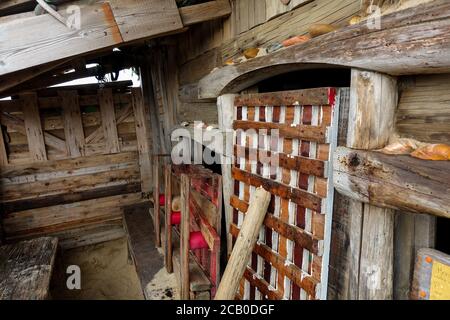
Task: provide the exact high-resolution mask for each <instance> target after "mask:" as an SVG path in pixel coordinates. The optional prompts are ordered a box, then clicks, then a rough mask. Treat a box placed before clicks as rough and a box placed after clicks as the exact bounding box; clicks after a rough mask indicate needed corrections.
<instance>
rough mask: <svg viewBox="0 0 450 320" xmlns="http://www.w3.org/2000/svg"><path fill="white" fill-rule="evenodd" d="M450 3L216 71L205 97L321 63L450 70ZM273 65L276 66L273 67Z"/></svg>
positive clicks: (403, 71)
mask: <svg viewBox="0 0 450 320" xmlns="http://www.w3.org/2000/svg"><path fill="white" fill-rule="evenodd" d="M449 18H450V3H449V2H448V1H445V0H436V1H433V2H430V3H427V4H423V5H420V6H417V7H414V8H410V9H407V10H403V11H399V12H396V13H393V14H389V15H386V16H383V18H382V20H381V28H380V29H375V28H369V27H368V25H367V23H365V22H361V23H360V24H358V25H354V26H349V27H345V28H342V29H340V30H338V31H336V32H333V33H330V34H327V35H323V36H321V37H317V38H314V39H312V40H310V41H308V42H305V43H302V44H298V45H295V46H292V47H288V48H286V49H284V50H280V51H278V52H275V53H273V54H269V55H267V56H263V57H259V58H255V59H252V60H249V61H246V62H244V63H241V64H237V65H233V66H226V67H223V68H220V69H219V70H216V71H214V72H212V73H211V74H209V75H207V76H206V77H204V78H203V79H202V80H201V81H200V82H199V88H198V91H199V98H200V99H208V98H216V97H218V96H219V95H221V94H224V93H234V92H239V91H240V90H242V89H244V88H247V87H249V86H252V85H254V84H255V83H257V82H259V81H261V80H264V79H267V78H269V77H272V76H275V75H278V74H282V73H285V72H290V71H295V70H301V69H305V68H317V67H318V66H320V67H323V66H336V65H340V66H347V67H355V68H362V69H367V70H373V71H378V72H382V73H386V74H390V75H407V74H420V73H445V72H450V54H449V53H450V33H449V32H448V30H449V29H450V19H449ZM269 68H270V69H269Z"/></svg>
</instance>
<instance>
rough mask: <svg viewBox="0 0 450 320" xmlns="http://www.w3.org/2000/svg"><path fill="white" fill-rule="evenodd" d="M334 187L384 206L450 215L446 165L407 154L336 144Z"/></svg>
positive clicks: (449, 193) (448, 179) (358, 198)
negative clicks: (353, 148) (349, 147)
mask: <svg viewBox="0 0 450 320" xmlns="http://www.w3.org/2000/svg"><path fill="white" fill-rule="evenodd" d="M334 168H335V169H334V170H335V172H334V175H335V187H336V189H337V190H338V191H339V192H341V193H343V194H345V195H346V196H349V197H351V198H353V199H355V200H358V201H362V202H365V203H370V204H373V205H376V206H381V207H384V208H393V209H396V210H404V211H409V212H415V213H425V214H432V215H436V216H441V217H447V218H449V217H450V207H449V203H450V202H449V200H450V198H449V195H450V185H449V181H450V176H449V172H450V165H449V163H448V162H445V161H444V162H433V161H425V160H419V159H415V158H412V157H409V156H389V155H384V154H381V153H377V152H365V151H358V150H350V149H346V148H338V150H337V152H336V155H335V159H334Z"/></svg>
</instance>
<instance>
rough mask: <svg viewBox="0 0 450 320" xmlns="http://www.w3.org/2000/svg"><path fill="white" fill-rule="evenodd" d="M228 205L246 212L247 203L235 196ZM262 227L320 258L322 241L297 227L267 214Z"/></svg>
mask: <svg viewBox="0 0 450 320" xmlns="http://www.w3.org/2000/svg"><path fill="white" fill-rule="evenodd" d="M230 205H231V206H232V207H233V208H235V209H237V210H239V211H240V212H242V213H246V212H247V210H248V203H246V202H245V201H243V200H240V199H239V198H238V197H237V196H234V195H233V196H231V200H230ZM264 225H265V226H266V227H267V228H269V229H273V230H274V231H276V232H277V233H278V234H280V235H282V236H283V237H285V238H287V239H289V240H291V241H293V242H294V243H295V244H296V245H298V246H299V247H302V248H305V249H307V250H308V251H310V252H311V253H312V254H315V255H319V256H321V255H322V254H323V240H321V239H318V238H317V237H315V236H314V235H312V234H310V233H308V232H306V231H305V230H303V229H300V228H299V227H296V226H293V225H290V224H288V223H286V222H284V221H282V220H281V219H280V218H278V217H275V216H274V215H273V214H272V213H269V212H268V213H267V215H266V217H265V218H264Z"/></svg>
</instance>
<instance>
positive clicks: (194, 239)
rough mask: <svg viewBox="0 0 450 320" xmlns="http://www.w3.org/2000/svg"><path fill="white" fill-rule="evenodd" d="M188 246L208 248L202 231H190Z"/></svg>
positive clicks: (193, 248)
mask: <svg viewBox="0 0 450 320" xmlns="http://www.w3.org/2000/svg"><path fill="white" fill-rule="evenodd" d="M189 246H190V247H191V249H192V250H195V249H206V248H208V243H207V242H206V240H205V238H204V237H203V235H202V233H201V232H200V231H196V232H191V235H190V238H189Z"/></svg>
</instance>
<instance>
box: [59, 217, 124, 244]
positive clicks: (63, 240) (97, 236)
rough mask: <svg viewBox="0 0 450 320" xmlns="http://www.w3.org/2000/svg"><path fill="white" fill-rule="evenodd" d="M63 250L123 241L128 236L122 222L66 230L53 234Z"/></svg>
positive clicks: (106, 222)
mask: <svg viewBox="0 0 450 320" xmlns="http://www.w3.org/2000/svg"><path fill="white" fill-rule="evenodd" d="M51 235H52V236H53V237H57V238H58V245H59V246H60V247H61V248H62V249H63V250H68V249H73V248H79V247H85V246H90V245H94V244H97V243H103V242H108V241H113V240H117V239H121V238H123V237H125V236H126V234H125V231H124V228H123V224H122V220H120V219H118V220H111V221H103V222H101V223H100V224H97V225H95V224H94V225H91V226H85V227H81V228H74V229H70V230H64V231H60V232H55V233H52V234H51Z"/></svg>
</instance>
